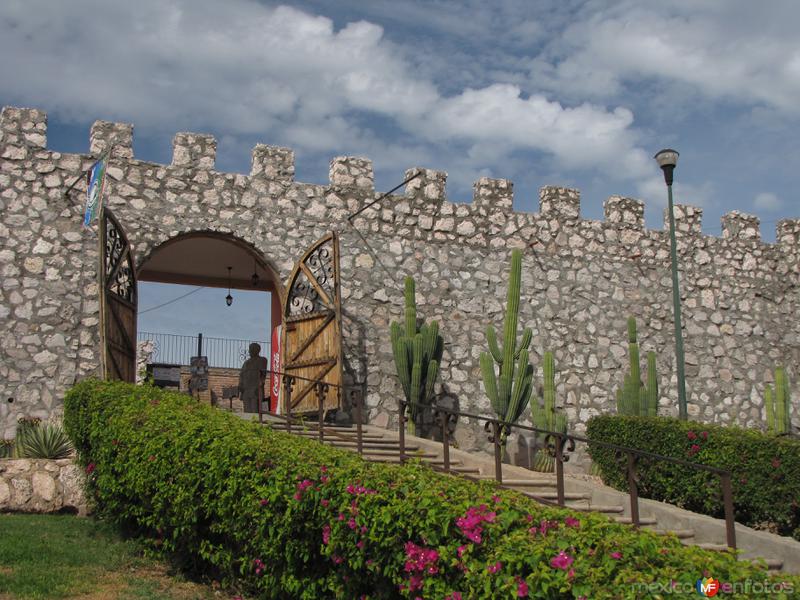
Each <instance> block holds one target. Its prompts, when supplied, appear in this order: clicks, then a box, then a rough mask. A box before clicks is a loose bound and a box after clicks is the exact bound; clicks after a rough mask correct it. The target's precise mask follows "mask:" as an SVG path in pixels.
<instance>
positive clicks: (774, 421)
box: [764, 367, 792, 434]
mask: <svg viewBox="0 0 800 600" xmlns="http://www.w3.org/2000/svg"><path fill="white" fill-rule="evenodd" d="M764 406H765V408H766V409H767V431H769V432H770V433H777V434H781V433H791V430H792V419H791V404H790V402H789V381H788V379H787V377H786V372H785V371H784V370H783V367H777V368H776V369H775V390H774V393H773V389H772V387H771V386H770V385H769V384H767V386H766V388H765V389H764Z"/></svg>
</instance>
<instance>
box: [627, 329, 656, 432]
mask: <svg viewBox="0 0 800 600" xmlns="http://www.w3.org/2000/svg"><path fill="white" fill-rule="evenodd" d="M628 356H629V359H630V371H629V372H628V373H627V374H626V375H625V379H624V381H623V384H622V387H620V388H619V389H618V390H617V413H618V414H621V415H638V416H643V417H655V416H656V415H658V375H657V373H656V353H655V352H652V351H651V352H648V353H647V377H646V380H647V383H646V384H643V383H642V379H641V370H640V368H639V342H638V339H637V336H636V319H634V318H633V317H629V318H628Z"/></svg>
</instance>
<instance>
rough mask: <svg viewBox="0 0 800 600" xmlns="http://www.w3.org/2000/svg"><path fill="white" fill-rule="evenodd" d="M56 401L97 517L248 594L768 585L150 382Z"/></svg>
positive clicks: (586, 517) (634, 591) (725, 559)
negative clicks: (711, 580) (703, 580)
mask: <svg viewBox="0 0 800 600" xmlns="http://www.w3.org/2000/svg"><path fill="white" fill-rule="evenodd" d="M65 406H66V414H65V425H66V427H67V429H68V431H69V432H70V434H71V436H72V437H73V440H74V442H75V445H76V447H77V448H78V449H79V452H80V459H81V460H82V461H83V464H84V466H85V468H86V472H87V474H88V477H87V481H88V484H87V485H88V491H89V493H90V496H91V497H92V498H93V499H94V501H95V503H96V506H97V510H98V511H99V512H100V513H101V514H102V515H104V516H106V517H107V518H109V519H112V520H114V521H116V522H117V523H119V525H121V526H122V527H124V528H125V529H126V530H128V531H130V532H133V533H135V534H136V535H139V536H142V537H144V538H146V539H149V540H151V543H152V544H153V546H155V547H156V548H159V549H160V550H161V551H163V552H165V553H169V554H170V555H172V556H173V557H174V558H176V559H177V560H179V561H180V562H181V563H183V564H184V565H186V566H187V567H190V568H192V569H194V570H195V571H197V572H201V573H204V574H206V575H208V576H211V577H214V578H216V579H220V580H222V581H224V582H225V583H227V584H228V585H231V586H234V587H235V588H238V589H240V590H241V591H242V592H243V593H244V594H245V595H252V596H255V597H260V598H309V599H311V598H313V599H318V598H344V599H347V600H351V599H359V598H363V599H379V598H381V599H383V598H387V599H388V598H412V599H413V598H420V599H422V598H425V599H436V600H442V599H448V600H457V599H461V600H467V599H470V600H471V599H476V598H492V599H494V598H626V597H631V598H635V597H651V596H652V594H649V593H647V592H643V591H642V590H643V589H646V588H643V587H641V586H643V585H647V584H654V585H663V586H670V585H673V584H674V585H683V586H686V585H688V586H693V585H694V584H695V581H696V580H697V579H698V578H699V577H703V576H704V575H705V576H713V577H716V578H717V579H719V580H720V581H739V580H741V579H743V578H747V577H750V578H753V579H756V580H759V581H764V579H765V577H766V572H765V570H764V569H763V568H761V567H758V566H755V565H752V564H750V563H744V562H736V561H735V559H734V557H733V556H731V555H730V554H727V553H712V552H708V551H705V550H701V549H699V548H691V547H684V546H682V545H681V543H680V542H679V541H678V540H677V539H676V538H673V537H661V536H657V535H655V534H653V533H649V532H637V531H635V530H634V529H632V528H629V527H626V526H623V525H619V524H616V523H614V522H612V521H610V520H609V519H607V518H606V517H604V516H602V515H596V514H582V513H577V512H572V511H568V510H562V509H557V508H551V507H544V506H542V505H539V504H537V503H535V502H533V501H532V500H530V499H528V498H525V497H524V496H522V495H520V494H518V493H514V492H510V491H506V490H498V489H497V488H496V487H495V486H494V485H492V484H489V483H482V484H479V483H474V482H470V481H467V480H463V479H459V478H455V477H448V476H443V475H439V474H437V473H434V472H433V471H431V470H430V469H429V468H427V467H425V466H423V465H421V464H406V465H403V466H399V465H386V464H374V463H368V462H365V461H363V460H361V459H360V458H359V457H358V456H356V455H355V454H352V453H348V452H346V451H343V450H338V449H335V448H331V447H327V446H324V445H322V444H319V443H317V442H316V441H314V440H307V439H302V438H299V437H293V436H292V435H290V434H286V433H282V432H276V431H271V430H269V429H268V428H266V427H260V426H259V425H257V424H256V423H251V422H245V421H244V420H242V419H240V418H238V417H236V416H233V415H230V414H227V413H223V412H219V411H216V410H215V409H212V408H210V407H206V406H202V405H199V404H197V403H196V402H195V401H193V400H192V399H190V398H188V397H186V396H183V395H180V394H176V393H171V392H164V391H161V390H158V389H155V388H152V387H135V386H131V385H127V384H121V383H100V382H96V381H86V382H83V383H81V384H79V385H77V386H76V387H75V388H73V389H72V390H71V391H70V392H69V393H68V395H67V398H66V401H65ZM772 581H773V582H774V584H775V585H776V586H777V585H780V582H784V583H785V584H788V585H794V586H795V589H800V579H798V578H794V579H792V578H789V577H785V578H781V579H778V580H772ZM636 586H640V587H636ZM780 596H781V594H777V595H773V596H772V597H780ZM750 597H752V595H751V596H750Z"/></svg>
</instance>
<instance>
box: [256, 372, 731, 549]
mask: <svg viewBox="0 0 800 600" xmlns="http://www.w3.org/2000/svg"><path fill="white" fill-rule="evenodd" d="M269 373H274V374H277V375H280V376H282V377H283V385H284V388H283V389H284V394H285V402H286V406H287V412H286V414H285V415H281V416H282V417H283V418H284V419H285V421H286V429H287V431H288V432H289V433H291V431H292V425H293V423H299V422H298V421H297V420H296V419H295V418H294V417H293V416H292V414H291V395H292V388H293V387H294V383H295V381H296V380H302V381H310V382H313V383H315V384H316V395H317V400H318V418H319V424H318V432H319V434H318V437H319V441H321V442H322V441H324V439H325V431H324V423H323V420H324V400H325V397H326V396H327V392H328V386H333V387H344V386H341V385H337V384H333V383H328V382H326V381H324V380H322V379H310V378H306V377H300V376H298V375H290V374H288V373H285V372H280V371H269ZM351 404H352V406H353V407H354V408H355V411H356V446H357V451H358V453H359V454H360V455H361V454H363V424H362V421H363V398H360V397H359V393H358V390H352V391H351ZM412 405H413V406H416V407H419V408H429V409H431V410H432V411H433V412H434V417H435V419H436V423H437V424H438V425H439V426H440V427H441V432H442V457H443V469H442V470H443V471H444V472H446V473H450V474H452V473H453V472H452V470H451V468H450V424H451V423H455V422H457V421H458V419H459V418H460V417H464V418H467V419H476V420H478V421H482V422H484V430H485V431H486V432H487V434H488V439H489V442H491V443H492V445H493V448H494V463H495V480H496V481H497V482H498V483H499V484H500V485H503V471H502V452H503V448H504V447H505V445H506V441H507V439H508V435H509V434H510V433H511V432H512V430H515V429H516V430H522V431H530V432H534V433H539V434H544V449H545V450H546V451H547V452H548V454H550V456H552V457H553V459H554V461H555V474H556V497H557V501H556V503H555V504H557V505H558V506H560V507H562V508H563V507H566V493H565V489H564V463H565V462H568V461H569V459H570V456H569V453H571V452H574V451H575V443H576V442H585V443H586V444H589V445H592V444H594V445H596V446H601V447H604V448H608V449H611V450H614V451H615V453H616V454H617V456H618V457H621V456H622V455H624V456H625V458H626V472H627V473H626V474H627V483H628V493H629V497H630V512H631V523H632V525H633V526H634V527H636V528H638V527H639V526H640V524H641V518H640V516H639V488H638V477H637V473H636V469H637V464H638V461H639V459H641V458H646V459H652V460H657V461H660V462H666V463H672V464H675V465H679V466H683V467H689V468H691V469H695V470H698V471H704V472H707V473H712V474H714V475H717V476H719V478H720V486H721V491H722V498H723V504H724V510H725V533H726V540H727V545H728V547H729V548H732V549H736V528H735V519H734V505H733V486H732V483H731V472H730V471H728V470H725V469H720V468H718V467H712V466H709V465H703V464H699V463H693V462H689V461H686V460H683V459H680V458H673V457H671V456H664V455H661V454H656V453H654V452H649V451H647V450H640V449H638V448H633V447H630V446H622V445H619V444H612V443H610V442H604V441H602V440H590V439H589V438H585V437H582V436H579V435H575V434H569V433H562V432H559V431H551V430H548V429H541V428H539V427H532V426H529V425H519V424H516V423H509V422H507V421H504V420H502V419H497V418H493V417H486V416H482V415H476V414H472V413H466V412H461V411H458V410H456V409H453V408H448V407H446V406H439V405H435V404H426V403H423V402H414V403H411V402H408V401H407V400H405V399H403V400H400V401H399V402H398V444H399V458H400V462H401V463H403V462H405V461H406V460H407V459H408V456H407V455H406V443H405V423H406V421H407V417H406V410H407V408H408V407H410V406H412ZM258 417H259V422H262V423H263V411H262V408H261V403H260V402H259V413H258ZM565 450H566V452H565ZM533 497H534V499H536V500H538V501H540V502H542V503H545V504H553V502H552V501H550V500H548V499H546V498H536V497H535V496H533Z"/></svg>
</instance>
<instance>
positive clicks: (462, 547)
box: [457, 546, 467, 558]
mask: <svg viewBox="0 0 800 600" xmlns="http://www.w3.org/2000/svg"><path fill="white" fill-rule="evenodd" d="M466 549H467V547H466V546H459V547H458V550H457V552H458V558H461V557H462V556H464V551H465V550H466Z"/></svg>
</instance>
